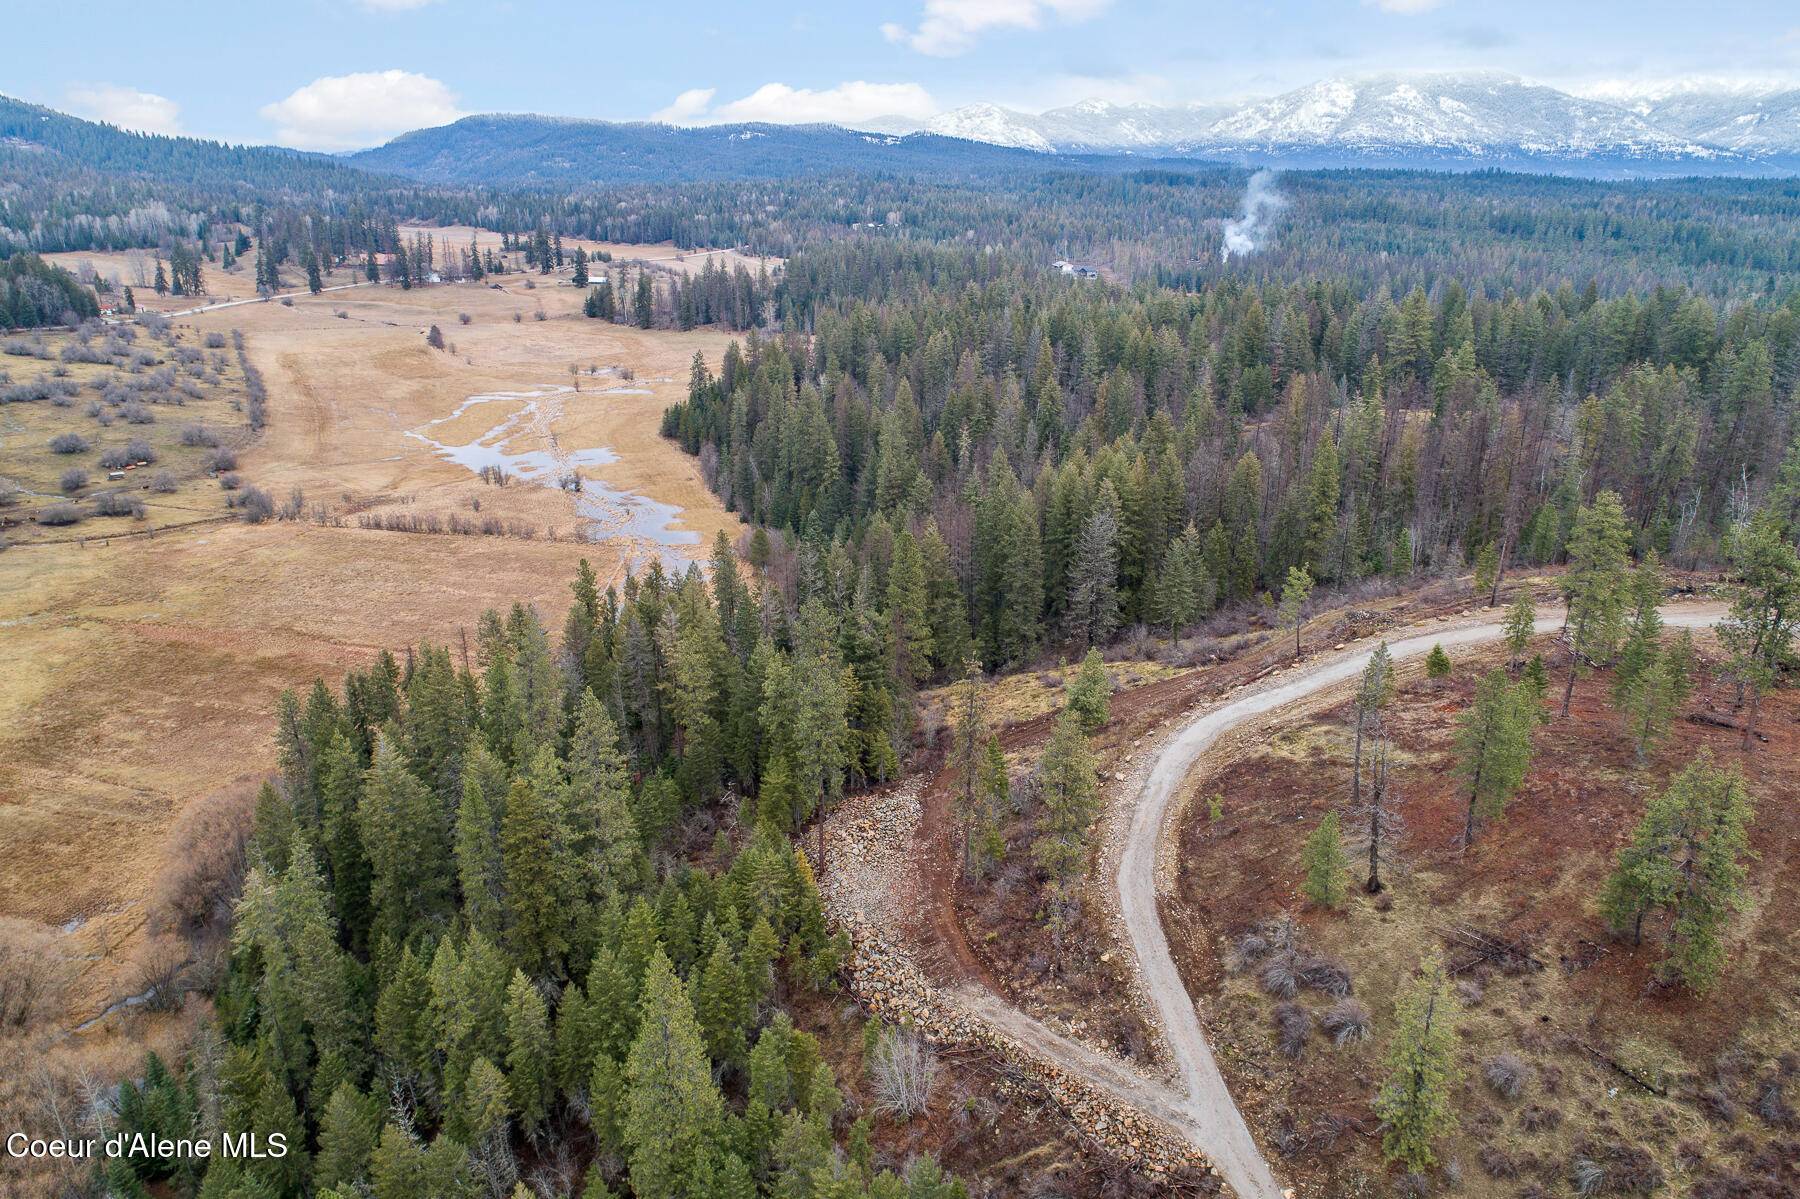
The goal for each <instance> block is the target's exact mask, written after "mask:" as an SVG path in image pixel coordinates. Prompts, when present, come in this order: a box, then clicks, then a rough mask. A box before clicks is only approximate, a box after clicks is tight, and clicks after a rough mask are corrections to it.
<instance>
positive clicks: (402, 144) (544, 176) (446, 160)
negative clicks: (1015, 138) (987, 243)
mask: <svg viewBox="0 0 1800 1199" xmlns="http://www.w3.org/2000/svg"><path fill="white" fill-rule="evenodd" d="M347 161H349V162H352V163H354V164H355V165H357V166H359V167H363V168H366V169H368V170H372V171H380V172H386V173H389V174H395V175H403V176H407V177H409V178H413V179H420V180H424V181H426V182H431V183H450V184H469V183H473V184H487V185H495V186H500V185H506V184H517V185H523V186H532V185H558V186H567V185H573V184H582V183H673V182H689V181H694V180H706V179H778V178H784V177H791V176H803V175H817V174H821V173H825V172H829V171H842V170H848V171H908V172H925V173H929V174H932V175H934V176H943V177H952V178H954V177H956V176H959V175H965V176H966V175H975V174H981V173H986V172H991V171H993V170H995V169H997V168H1004V167H1029V168H1042V166H1043V165H1044V162H1043V158H1042V157H1041V156H1040V155H1038V154H1035V153H1031V152H1029V151H1026V150H1022V149H1018V148H1015V147H1011V146H1003V145H995V144H991V143H986V142H982V141H979V140H976V139H971V138H953V137H942V136H939V135H937V134H932V133H911V134H907V135H905V136H900V135H896V134H889V133H882V132H870V131H858V130H850V129H843V128H839V127H838V126H836V125H706V126H702V127H698V128H683V127H679V126H674V125H659V124H652V123H648V122H617V121H593V120H580V119H576V118H571V117H540V116H498V115H494V116H475V117H464V118H463V119H462V120H460V121H457V122H455V123H454V124H450V125H443V126H440V127H438V128H435V129H418V130H415V131H413V132H412V133H403V134H401V135H400V136H399V137H397V138H395V139H394V140H393V141H391V142H388V143H387V144H386V145H383V146H377V147H375V148H374V149H372V150H363V151H360V152H358V153H356V154H351V155H349V156H348V157H347Z"/></svg>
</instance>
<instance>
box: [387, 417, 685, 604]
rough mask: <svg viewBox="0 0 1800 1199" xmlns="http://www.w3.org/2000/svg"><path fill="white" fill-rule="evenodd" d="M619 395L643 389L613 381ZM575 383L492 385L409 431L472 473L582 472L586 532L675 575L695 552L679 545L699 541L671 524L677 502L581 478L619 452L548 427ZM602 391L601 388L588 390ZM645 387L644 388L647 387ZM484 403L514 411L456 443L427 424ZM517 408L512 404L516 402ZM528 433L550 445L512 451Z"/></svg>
mask: <svg viewBox="0 0 1800 1199" xmlns="http://www.w3.org/2000/svg"><path fill="white" fill-rule="evenodd" d="M613 390H614V391H615V392H616V393H620V394H637V393H638V391H639V390H641V389H631V388H617V389H613ZM573 394H576V393H575V389H574V388H572V387H561V386H557V387H548V388H544V389H542V390H538V391H495V392H488V393H485V394H483V395H473V396H470V397H469V398H468V399H466V400H464V401H463V402H462V403H461V404H458V405H457V407H456V411H454V412H452V413H451V414H450V415H449V416H445V417H440V418H438V419H437V420H434V421H431V422H429V423H428V424H425V425H422V426H420V427H419V428H417V429H414V430H411V431H409V432H408V433H407V436H408V437H416V438H418V439H419V440H420V441H423V442H424V443H425V444H427V445H429V446H431V447H432V449H433V450H434V451H435V452H436V453H437V455H438V457H440V458H443V459H445V460H446V461H449V462H454V463H456V464H457V465H459V466H463V467H466V468H467V469H468V470H469V472H470V473H472V474H480V473H481V472H482V471H484V470H487V469H490V468H493V469H498V470H503V471H505V472H507V473H508V474H511V475H514V476H516V477H518V478H519V479H520V480H522V481H525V482H528V483H532V484H536V485H538V486H542V487H554V486H557V485H558V483H559V482H560V481H561V480H563V479H566V478H570V477H576V478H580V479H581V490H580V491H578V492H577V493H576V494H575V510H576V512H578V513H579V514H580V515H581V517H582V519H583V521H584V522H585V528H584V530H583V535H584V536H585V537H586V538H587V539H588V540H589V541H595V542H608V541H618V540H624V541H627V542H629V543H630V546H631V547H630V549H629V550H627V552H626V555H625V561H626V564H627V565H628V566H630V567H632V568H634V569H636V568H639V567H642V566H643V565H644V564H645V563H647V562H648V561H649V559H650V556H652V555H654V556H655V557H656V558H658V559H660V560H661V562H662V564H663V569H664V570H666V571H668V572H670V573H671V574H679V573H681V572H682V571H685V570H686V569H687V566H688V563H689V562H690V561H692V555H691V554H689V553H686V552H683V550H682V549H681V547H683V546H695V545H699V544H700V534H699V533H697V532H695V531H694V530H692V529H677V528H673V527H672V526H673V524H674V522H675V521H677V520H679V519H680V517H681V509H680V508H679V507H677V506H676V505H674V504H664V503H661V502H659V501H657V500H653V499H650V498H649V497H648V496H642V495H637V494H635V493H633V492H629V491H620V490H619V489H617V488H615V487H609V486H607V485H606V484H605V483H603V482H601V481H600V480H598V479H592V478H586V477H582V476H581V475H580V474H579V472H580V469H581V468H582V467H595V466H605V465H607V464H608V463H612V462H617V461H618V460H619V456H618V455H617V454H615V453H613V452H612V450H611V449H609V448H607V447H606V446H594V447H591V448H579V449H570V448H569V447H567V446H565V445H563V444H562V443H561V442H560V441H559V439H558V438H557V436H556V435H555V434H554V433H553V432H551V429H550V426H551V424H552V423H553V422H554V421H555V420H556V418H557V417H559V416H561V415H562V412H563V407H564V404H565V398H564V397H566V396H569V395H573ZM585 394H593V395H600V396H603V395H605V394H607V393H606V392H600V393H585ZM645 394H647V392H646V393H645ZM483 404H496V405H501V406H506V407H511V412H510V414H509V415H508V416H506V417H505V418H504V419H502V420H500V421H499V422H498V423H496V424H494V425H492V426H490V427H489V428H488V430H487V432H485V433H482V434H481V435H480V436H478V437H476V438H475V439H474V440H473V441H469V442H466V443H461V444H453V443H449V442H445V441H440V440H439V439H438V438H436V437H434V436H433V435H432V433H431V430H433V429H435V428H436V427H438V426H439V425H444V424H448V423H449V422H450V421H453V420H456V419H457V418H458V417H460V416H462V415H463V414H464V413H465V412H467V411H468V410H469V409H471V408H474V407H476V406H478V405H483ZM515 405H516V407H513V406H515ZM521 439H528V440H531V441H534V442H537V443H540V444H547V445H548V447H549V448H547V449H534V450H514V449H510V448H509V445H510V443H511V442H513V441H515V440H521Z"/></svg>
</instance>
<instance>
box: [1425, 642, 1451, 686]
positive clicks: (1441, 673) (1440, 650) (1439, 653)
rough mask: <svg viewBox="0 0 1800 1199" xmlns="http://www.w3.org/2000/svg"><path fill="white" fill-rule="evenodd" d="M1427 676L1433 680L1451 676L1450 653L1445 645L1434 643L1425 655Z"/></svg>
mask: <svg viewBox="0 0 1800 1199" xmlns="http://www.w3.org/2000/svg"><path fill="white" fill-rule="evenodd" d="M1425 677H1426V678H1428V679H1432V680H1433V681H1435V680H1437V679H1444V678H1449V677H1450V655H1449V654H1447V653H1445V652H1444V647H1443V646H1441V645H1434V646H1432V647H1431V652H1430V653H1429V654H1426V655H1425Z"/></svg>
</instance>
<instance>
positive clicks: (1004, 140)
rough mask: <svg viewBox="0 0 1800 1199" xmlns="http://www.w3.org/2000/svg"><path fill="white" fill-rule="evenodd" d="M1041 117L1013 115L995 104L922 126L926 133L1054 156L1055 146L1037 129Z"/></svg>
mask: <svg viewBox="0 0 1800 1199" xmlns="http://www.w3.org/2000/svg"><path fill="white" fill-rule="evenodd" d="M1040 120H1041V118H1038V117H1034V116H1031V115H1030V114H1028V113H1023V112H1014V111H1013V110H1012V109H1010V108H1001V107H1000V106H999V105H998V104H969V105H965V106H964V107H962V108H954V109H951V110H950V111H949V112H944V113H939V114H938V115H937V116H935V117H932V118H931V120H929V121H927V122H926V123H925V132H927V133H935V134H938V135H939V136H941V137H960V138H962V139H963V140H964V141H971V142H986V143H988V144H989V145H990V146H1017V147H1018V148H1020V149H1023V150H1042V151H1044V152H1046V153H1052V154H1053V153H1055V152H1056V150H1057V149H1058V147H1057V146H1056V145H1055V143H1053V142H1052V141H1051V140H1050V139H1049V138H1048V137H1046V136H1044V133H1043V130H1042V129H1041V128H1040Z"/></svg>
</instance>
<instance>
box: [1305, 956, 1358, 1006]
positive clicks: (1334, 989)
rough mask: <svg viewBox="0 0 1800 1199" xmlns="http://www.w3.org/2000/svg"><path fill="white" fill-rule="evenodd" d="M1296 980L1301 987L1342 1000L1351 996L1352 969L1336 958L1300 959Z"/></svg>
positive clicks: (1315, 957) (1314, 957)
mask: <svg viewBox="0 0 1800 1199" xmlns="http://www.w3.org/2000/svg"><path fill="white" fill-rule="evenodd" d="M1296 978H1297V980H1298V982H1299V983H1300V985H1301V986H1303V987H1305V988H1307V989H1308V990H1311V991H1318V992H1319V993H1320V994H1322V995H1330V996H1332V997H1333V998H1338V999H1341V998H1343V997H1344V996H1345V995H1348V994H1350V992H1351V990H1352V987H1351V985H1350V968H1349V967H1348V966H1346V965H1344V963H1342V962H1340V961H1338V960H1337V959H1336V958H1329V957H1318V956H1315V955H1312V954H1307V955H1305V956H1303V957H1302V958H1301V959H1300V968H1299V970H1298V971H1297V972H1296Z"/></svg>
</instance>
